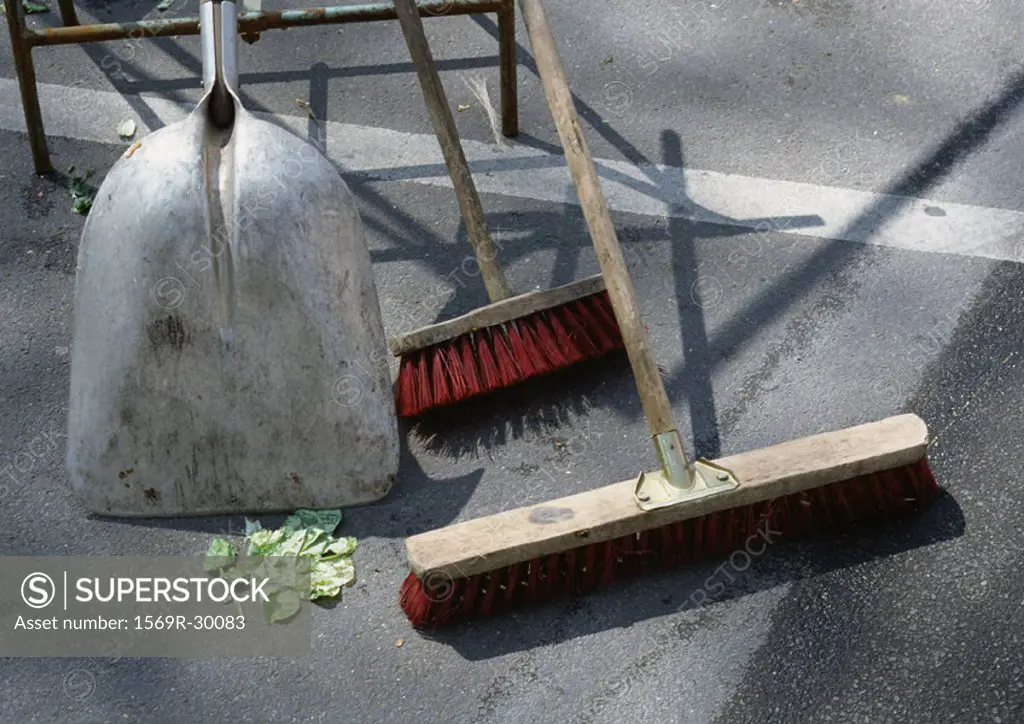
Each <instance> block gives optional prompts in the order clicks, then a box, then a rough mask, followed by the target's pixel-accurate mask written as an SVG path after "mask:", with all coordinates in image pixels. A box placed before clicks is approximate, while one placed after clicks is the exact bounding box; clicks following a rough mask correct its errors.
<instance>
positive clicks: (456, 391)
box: [444, 343, 469, 402]
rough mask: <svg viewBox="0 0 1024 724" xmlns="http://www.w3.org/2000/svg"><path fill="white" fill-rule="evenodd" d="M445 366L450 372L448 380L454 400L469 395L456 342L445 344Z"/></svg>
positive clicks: (462, 398) (456, 400)
mask: <svg viewBox="0 0 1024 724" xmlns="http://www.w3.org/2000/svg"><path fill="white" fill-rule="evenodd" d="M444 366H445V369H446V370H447V372H448V382H449V384H450V385H451V398H452V402H458V401H459V400H464V399H466V398H467V397H469V387H468V386H467V384H466V373H465V371H464V370H463V369H462V359H461V358H460V357H459V350H458V348H457V347H456V346H455V344H454V343H449V344H446V345H444Z"/></svg>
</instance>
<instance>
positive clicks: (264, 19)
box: [25, 0, 504, 47]
mask: <svg viewBox="0 0 1024 724" xmlns="http://www.w3.org/2000/svg"><path fill="white" fill-rule="evenodd" d="M503 5H504V2H503V0H426V1H425V2H418V3H417V8H418V9H419V12H420V16H421V17H440V16H447V15H472V14H476V13H497V12H500V11H501V10H502V6H503ZM397 18H398V16H397V15H396V14H395V7H394V5H393V4H392V3H390V2H384V3H369V4H364V5H340V6H335V7H320V8H307V9H304V10H261V11H260V12H255V13H241V14H239V16H238V30H239V32H240V33H259V32H262V31H264V30H271V29H286V28H297V27H303V26H308V25H340V24H344V23H362V22H370V21H376V20H396V19H397ZM170 35H199V18H198V17H192V18H170V19H166V20H164V19H160V20H142V21H139V22H134V23H97V24H92V25H77V26H73V27H63V28H44V29H41V30H35V29H31V28H28V29H26V30H25V41H26V42H27V44H28V45H29V46H31V47H35V46H39V45H67V44H70V43H98V42H102V41H105V40H120V39H122V38H145V37H149V38H157V37H166V36H170Z"/></svg>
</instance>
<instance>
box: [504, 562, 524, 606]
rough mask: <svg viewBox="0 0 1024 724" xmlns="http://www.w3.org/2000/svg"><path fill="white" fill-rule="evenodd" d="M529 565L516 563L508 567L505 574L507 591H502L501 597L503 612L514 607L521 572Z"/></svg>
mask: <svg viewBox="0 0 1024 724" xmlns="http://www.w3.org/2000/svg"><path fill="white" fill-rule="evenodd" d="M527 565H529V563H523V564H520V563H514V564H512V565H511V566H509V567H508V570H507V572H506V574H505V581H504V585H505V590H504V591H502V597H501V608H502V610H506V611H507V610H508V609H509V608H511V607H512V604H513V602H514V601H515V599H516V594H517V593H518V592H519V571H520V570H526V566H527Z"/></svg>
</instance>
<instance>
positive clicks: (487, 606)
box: [479, 572, 499, 616]
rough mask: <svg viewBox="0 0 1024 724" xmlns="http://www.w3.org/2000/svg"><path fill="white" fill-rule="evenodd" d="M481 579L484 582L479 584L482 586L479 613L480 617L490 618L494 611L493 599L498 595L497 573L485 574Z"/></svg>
mask: <svg viewBox="0 0 1024 724" xmlns="http://www.w3.org/2000/svg"><path fill="white" fill-rule="evenodd" d="M481 578H485V579H486V580H485V581H484V583H483V584H481V585H483V586H484V596H483V599H481V601H480V608H479V611H480V615H481V616H490V615H491V613H492V611H493V609H494V597H495V595H496V594H497V593H498V588H499V586H498V576H497V572H496V573H494V574H489V573H485V574H483V575H482V576H481Z"/></svg>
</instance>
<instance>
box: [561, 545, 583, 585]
mask: <svg viewBox="0 0 1024 724" xmlns="http://www.w3.org/2000/svg"><path fill="white" fill-rule="evenodd" d="M578 550H580V549H579V548H576V549H573V550H568V551H566V552H565V553H564V554H563V555H564V561H565V590H566V592H568V593H570V594H572V595H576V594H577V593H578V592H579V589H578V588H577V587H576V581H577V576H576V551H578Z"/></svg>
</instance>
